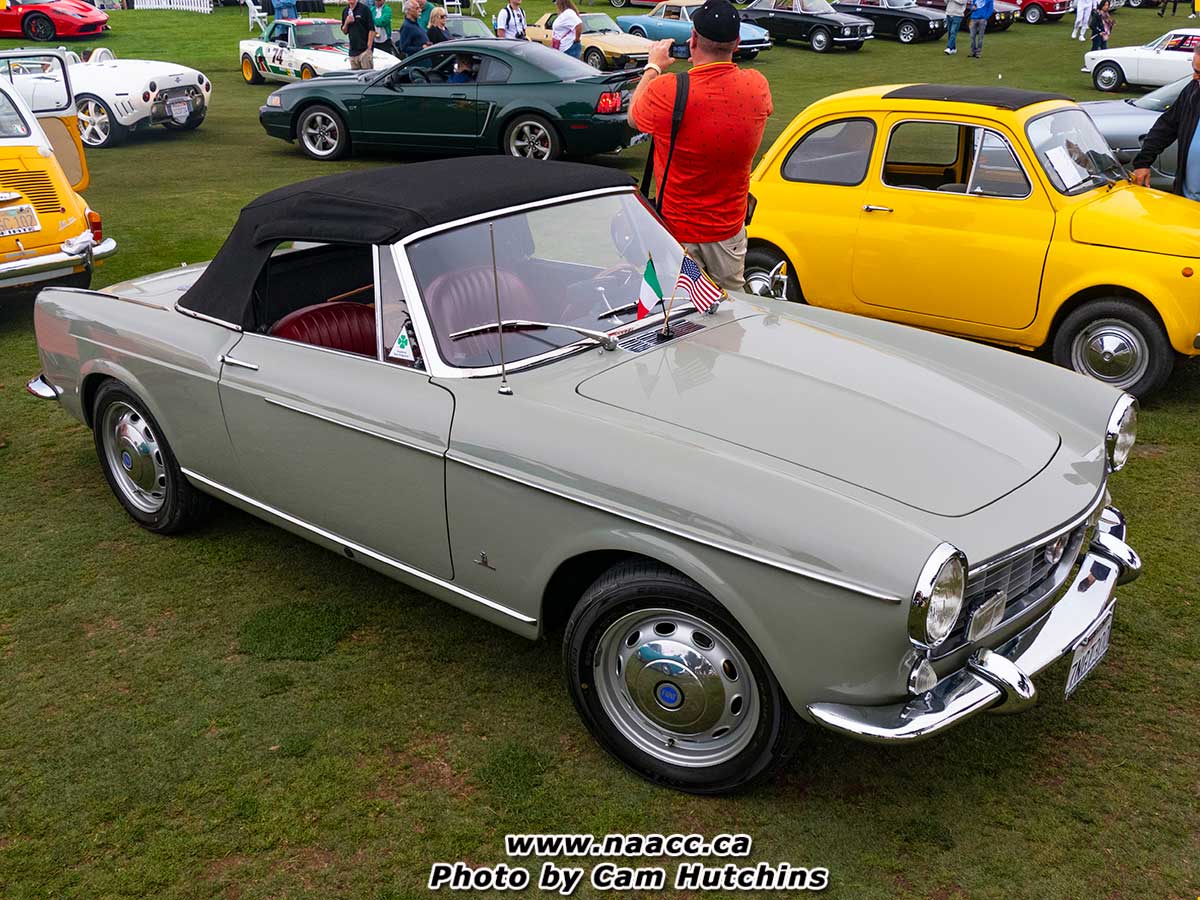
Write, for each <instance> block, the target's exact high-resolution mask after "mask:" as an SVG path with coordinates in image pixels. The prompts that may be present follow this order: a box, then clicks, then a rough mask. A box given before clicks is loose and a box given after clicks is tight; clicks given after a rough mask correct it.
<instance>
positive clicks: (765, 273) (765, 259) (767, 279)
mask: <svg viewBox="0 0 1200 900" xmlns="http://www.w3.org/2000/svg"><path fill="white" fill-rule="evenodd" d="M781 262H787V259H786V258H785V257H784V255H783V254H782V253H780V252H779V251H778V250H776V249H775V248H774V247H762V246H758V247H751V248H750V249H749V250H747V251H746V270H745V278H746V290H747V291H748V292H749V293H751V294H757V295H758V296H760V297H774V296H775V293H774V285H772V283H771V272H772V271H773V270H774V269H775V267H776V266H778V265H779V264H780V263H781ZM781 299H783V300H791V301H792V302H794V303H803V302H804V295H803V293H801V291H800V282H799V281H797V280H796V273H795V272H793V271H792V267H791V264H790V263H789V264H788V274H787V284H786V285H785V286H784V289H783V297H782V298H781Z"/></svg>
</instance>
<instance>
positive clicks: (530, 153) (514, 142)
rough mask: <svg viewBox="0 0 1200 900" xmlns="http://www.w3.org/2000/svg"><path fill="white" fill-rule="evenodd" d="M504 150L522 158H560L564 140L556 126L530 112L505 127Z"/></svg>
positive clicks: (510, 154)
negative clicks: (555, 128) (562, 140)
mask: <svg viewBox="0 0 1200 900" xmlns="http://www.w3.org/2000/svg"><path fill="white" fill-rule="evenodd" d="M504 152H505V153H507V154H508V155H509V156H517V157H521V158H522V159H558V158H559V157H560V156H562V142H561V141H560V140H559V137H558V132H557V131H555V130H554V126H553V125H551V124H550V123H549V122H547V121H546V120H545V119H543V118H542V117H541V116H535V115H532V114H530V113H522V114H521V115H519V116H517V117H516V118H515V119H513V120H512V121H511V122H509V123H508V127H507V128H505V129H504Z"/></svg>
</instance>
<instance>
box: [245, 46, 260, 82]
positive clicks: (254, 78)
mask: <svg viewBox="0 0 1200 900" xmlns="http://www.w3.org/2000/svg"><path fill="white" fill-rule="evenodd" d="M242 80H243V81H245V82H246V84H262V83H263V77H262V74H261V73H260V72H259V71H258V69H256V68H255V67H254V60H252V59H251V58H250V55H249V54H248V53H247V54H243V56H242Z"/></svg>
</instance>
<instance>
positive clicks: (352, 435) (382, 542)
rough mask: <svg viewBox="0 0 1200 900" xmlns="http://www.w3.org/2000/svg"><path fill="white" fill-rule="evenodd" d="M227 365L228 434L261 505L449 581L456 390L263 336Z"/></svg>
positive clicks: (247, 342)
mask: <svg viewBox="0 0 1200 900" xmlns="http://www.w3.org/2000/svg"><path fill="white" fill-rule="evenodd" d="M230 358H232V359H233V360H234V361H233V362H229V361H228V360H229V359H230ZM226 360H227V362H226V364H225V365H224V366H223V367H222V371H221V382H220V393H221V404H222V407H223V410H224V415H225V424H226V428H227V429H228V432H229V436H230V439H231V440H232V442H233V446H234V449H235V452H236V454H237V460H238V466H239V469H240V470H241V472H242V473H243V476H244V477H243V481H244V483H245V484H247V486H248V490H250V491H251V492H252V496H253V497H254V498H255V499H256V500H258V501H260V502H262V503H265V504H267V505H269V506H271V507H273V508H275V509H278V510H281V511H282V512H285V513H287V514H288V515H290V516H293V517H295V518H298V519H300V520H302V521H304V522H306V523H308V524H310V525H315V526H317V527H319V528H322V529H324V530H326V531H328V532H331V533H333V534H334V535H337V536H339V537H342V538H346V539H347V540H349V541H352V542H355V543H357V544H360V545H362V546H365V547H368V548H370V549H372V550H374V551H376V552H378V553H381V554H383V555H385V556H387V557H389V558H391V559H395V560H399V561H401V562H404V563H406V564H408V565H410V566H413V567H415V568H417V569H420V570H421V571H424V572H428V573H429V574H432V575H436V576H438V577H441V578H452V577H453V570H452V567H451V562H450V551H449V537H448V534H447V530H446V509H445V482H444V476H445V460H444V457H443V454H444V453H445V450H446V446H447V442H448V440H449V434H450V422H451V418H452V415H453V411H454V403H453V397H452V396H451V395H450V393H449V392H448V391H446V390H445V389H444V388H441V387H438V386H436V385H434V384H432V383H431V382H430V380H429V378H428V377H426V376H425V375H424V374H423V373H420V372H416V371H410V370H404V369H400V368H398V367H395V366H391V365H389V364H387V363H383V362H380V361H378V360H375V359H370V358H367V357H362V356H355V355H352V354H346V353H340V352H336V351H329V350H324V349H321V348H318V347H312V346H309V345H306V344H301V343H295V342H292V341H284V340H280V339H277V338H273V337H269V336H267V335H261V334H253V333H247V334H245V335H244V336H243V337H242V339H241V341H239V342H238V344H237V345H236V346H235V347H233V349H232V350H230V351H229V352H228V353H227V355H226ZM251 366H252V367H254V368H250V367H251Z"/></svg>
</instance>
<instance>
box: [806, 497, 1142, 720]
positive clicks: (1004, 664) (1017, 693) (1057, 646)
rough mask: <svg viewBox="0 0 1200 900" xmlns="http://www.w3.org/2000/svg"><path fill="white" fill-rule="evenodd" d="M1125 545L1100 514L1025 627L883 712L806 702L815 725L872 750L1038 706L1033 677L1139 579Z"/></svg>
mask: <svg viewBox="0 0 1200 900" xmlns="http://www.w3.org/2000/svg"><path fill="white" fill-rule="evenodd" d="M1141 568H1142V563H1141V560H1140V559H1139V558H1138V555H1137V553H1135V552H1134V551H1133V549H1132V548H1131V547H1130V546H1129V545H1128V544H1126V543H1125V518H1124V517H1123V516H1122V515H1121V513H1120V512H1119V511H1118V510H1116V509H1115V508H1113V507H1111V506H1110V507H1107V508H1106V509H1105V510H1104V512H1103V514H1102V516H1101V519H1100V524H1099V526H1098V528H1097V531H1096V537H1095V539H1094V540H1093V541H1092V544H1091V547H1090V548H1089V551H1088V553H1087V555H1086V556H1085V557H1084V559H1083V563H1082V564H1081V565H1080V567H1079V571H1078V573H1077V574H1076V576H1075V578H1074V579H1073V580H1072V582H1071V584H1070V586H1069V587H1068V588H1067V590H1066V593H1065V594H1064V595H1063V597H1062V598H1061V599H1060V600H1059V601H1058V602H1057V603H1056V604H1055V605H1054V606H1053V607H1052V608H1051V609H1050V610H1049V611H1048V612H1047V613H1046V614H1045V615H1043V616H1041V617H1040V618H1039V619H1038V620H1037V621H1036V622H1034V623H1033V624H1032V625H1030V626H1029V627H1028V628H1026V629H1024V630H1023V631H1021V632H1019V633H1018V634H1016V635H1014V636H1013V637H1011V638H1009V639H1008V640H1007V641H1005V642H1004V643H1003V644H1001V645H1000V646H999V647H996V648H995V649H994V650H984V649H979V650H976V651H975V652H974V653H973V654H972V655H971V657H970V659H969V660H968V661H967V665H966V666H964V667H963V668H961V669H959V670H958V671H957V672H953V673H951V674H950V675H947V676H946V677H945V678H943V679H941V681H939V682H938V683H937V686H936V687H934V688H933V690H931V691H929V692H927V693H925V694H922V695H921V696H919V697H914V698H913V699H912V700H909V701H906V702H904V703H897V704H893V705H890V706H850V705H847V704H842V703H813V704H811V705H810V706H809V707H808V711H809V713H810V714H811V715H812V717H813V718H814V719H815V720H816V721H817V722H818V723H819V724H821V725H824V726H825V727H827V728H831V729H833V730H834V731H839V732H841V733H842V734H846V735H849V736H851V737H855V738H858V739H860V740H864V741H869V742H872V743H878V744H891V743H904V742H908V741H917V740H922V739H924V738H927V737H931V736H933V735H934V734H937V733H938V732H939V731H943V730H945V729H947V728H949V727H951V726H953V725H957V724H958V723H959V722H962V721H963V720H965V719H968V718H970V717H971V716H973V715H975V714H976V713H980V712H983V711H984V710H992V711H995V712H1020V711H1021V710H1023V709H1025V708H1026V707H1028V706H1030V705H1031V704H1032V703H1034V702H1035V701H1036V700H1037V688H1036V687H1034V684H1033V681H1032V679H1033V676H1035V675H1037V674H1038V673H1039V672H1041V671H1042V670H1043V669H1045V668H1046V667H1048V666H1049V665H1050V664H1051V663H1054V662H1056V661H1057V660H1059V659H1061V658H1062V657H1063V656H1066V655H1067V654H1068V653H1070V652H1071V651H1072V650H1073V649H1074V647H1075V644H1076V642H1078V640H1079V639H1080V638H1081V637H1083V636H1084V635H1085V634H1087V632H1088V630H1089V629H1090V628H1091V627H1092V625H1094V624H1095V623H1096V621H1097V620H1098V619H1100V618H1101V617H1102V616H1104V615H1105V614H1106V613H1107V612H1108V609H1109V607H1110V606H1111V605H1112V603H1113V599H1112V597H1113V592H1114V591H1115V590H1116V587H1117V585H1119V584H1127V583H1128V582H1130V581H1133V580H1134V579H1135V578H1137V577H1138V575H1139V574H1140V573H1141Z"/></svg>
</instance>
